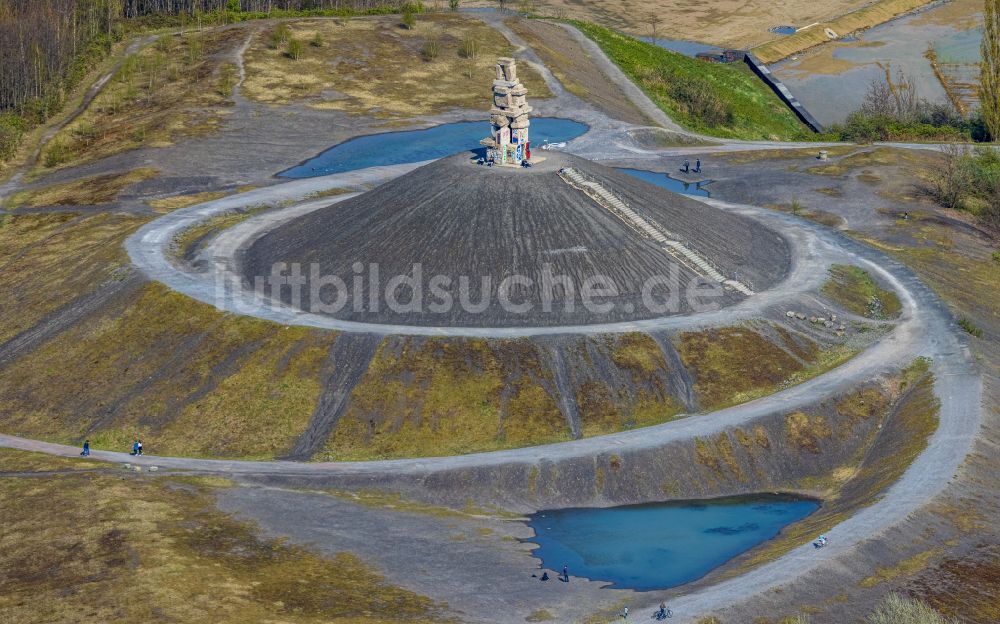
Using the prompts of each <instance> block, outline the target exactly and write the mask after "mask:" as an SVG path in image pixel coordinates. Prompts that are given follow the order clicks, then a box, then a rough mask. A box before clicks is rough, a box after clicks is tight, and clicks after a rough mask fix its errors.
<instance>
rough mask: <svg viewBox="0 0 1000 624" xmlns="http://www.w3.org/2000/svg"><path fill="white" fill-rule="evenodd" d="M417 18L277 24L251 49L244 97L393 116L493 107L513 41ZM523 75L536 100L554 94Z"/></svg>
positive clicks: (458, 19)
mask: <svg viewBox="0 0 1000 624" xmlns="http://www.w3.org/2000/svg"><path fill="white" fill-rule="evenodd" d="M416 20H417V21H416V26H415V27H414V28H413V29H407V28H403V27H402V26H401V25H400V19H399V17H398V16H387V17H379V18H371V19H367V18H366V19H351V20H328V19H324V20H303V21H294V22H288V23H286V24H284V25H275V26H272V27H271V28H268V29H266V30H264V31H262V32H260V33H259V34H258V35H257V36H256V37H255V38H254V41H253V43H252V45H251V46H250V49H249V50H248V52H247V55H246V60H247V80H246V82H245V83H244V85H243V92H244V93H245V94H246V95H247V96H248V97H250V98H252V99H254V100H257V101H259V102H265V103H268V104H287V103H289V102H293V101H304V102H307V103H308V104H309V105H310V106H314V107H317V108H327V109H336V110H345V111H348V112H351V113H356V114H365V115H374V116H376V117H386V118H393V117H396V118H400V117H402V118H410V117H419V116H421V115H430V114H434V113H440V112H444V111H447V110H450V109H455V108H472V109H478V110H482V109H486V108H489V105H490V90H489V84H490V82H491V81H492V80H493V78H494V77H495V76H494V72H493V65H494V63H495V62H496V58H497V57H498V56H507V55H510V53H511V52H512V49H511V46H510V43H509V42H508V41H507V39H505V38H504V37H503V36H502V35H501V34H500V33H498V32H497V31H496V30H494V29H492V28H490V27H489V26H487V25H486V24H484V23H483V22H481V21H479V20H476V19H473V18H469V17H464V16H461V15H455V14H447V13H438V14H423V15H418V16H417V18H416ZM284 29H287V35H285V30H284ZM317 36H318V37H319V40H317ZM290 39H294V40H295V41H298V42H299V43H301V44H302V48H303V49H302V54H301V56H300V57H299V58H297V59H293V58H291V57H290V55H289V53H288V46H289V43H288V41H289V40H290ZM467 40H472V41H475V42H477V43H476V47H477V49H476V50H475V55H474V57H472V55H470V54H469V53H468V50H466V49H465V48H464V42H466V41H467ZM313 42H316V43H319V44H320V45H314V43H313ZM432 47H433V51H432ZM518 75H519V77H520V78H521V80H522V82H524V84H525V86H526V87H527V88H528V98H529V100H530V99H532V98H534V99H538V98H544V97H548V96H549V95H550V93H549V91H548V88H547V87H546V86H545V83H544V82H543V81H542V79H541V76H539V75H538V73H537V72H535V71H534V70H532V69H531V68H530V67H528V66H527V65H521V66H520V67H519V68H518Z"/></svg>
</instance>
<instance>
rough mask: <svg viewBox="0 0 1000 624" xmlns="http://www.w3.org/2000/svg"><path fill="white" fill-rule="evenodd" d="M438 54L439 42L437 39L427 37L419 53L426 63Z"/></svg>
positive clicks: (439, 52) (439, 51) (439, 50)
mask: <svg viewBox="0 0 1000 624" xmlns="http://www.w3.org/2000/svg"><path fill="white" fill-rule="evenodd" d="M439 54H441V42H440V41H438V40H437V39H428V40H427V41H426V42H425V43H424V49H423V50H421V52H420V55H421V56H423V58H424V60H425V61H427V62H428V63H429V62H431V61H433V60H434V59H436V58H437V57H438V55H439Z"/></svg>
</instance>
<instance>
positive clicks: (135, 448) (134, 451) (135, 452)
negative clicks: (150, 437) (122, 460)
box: [132, 438, 139, 455]
mask: <svg viewBox="0 0 1000 624" xmlns="http://www.w3.org/2000/svg"><path fill="white" fill-rule="evenodd" d="M138 454H139V438H136V439H135V440H132V455H138Z"/></svg>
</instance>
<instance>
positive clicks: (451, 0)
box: [448, 0, 458, 11]
mask: <svg viewBox="0 0 1000 624" xmlns="http://www.w3.org/2000/svg"><path fill="white" fill-rule="evenodd" d="M448 8H449V9H451V10H452V11H457V10H458V0H448Z"/></svg>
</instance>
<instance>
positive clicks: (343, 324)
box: [125, 163, 854, 338]
mask: <svg viewBox="0 0 1000 624" xmlns="http://www.w3.org/2000/svg"><path fill="white" fill-rule="evenodd" d="M422 164H424V163H414V164H410V165H393V166H390V167H372V168H370V169H362V170H357V171H352V172H348V173H343V174H333V175H330V176H323V177H317V178H308V179H306V180H297V181H294V182H287V183H285V184H280V185H277V186H272V187H267V188H263V189H257V190H255V191H251V192H248V193H243V194H240V195H235V196H230V197H225V198H222V199H219V200H215V201H211V202H206V203H204V204H199V205H196V206H191V207H189V208H184V209H181V210H176V211H174V212H171V213H169V214H167V215H165V216H163V217H161V218H159V219H157V220H155V221H152V222H150V223H147V224H145V225H144V226H143V227H141V228H140V229H139V230H138V231H136V232H135V234H133V235H132V236H130V237H129V238H128V239H127V240H126V241H125V248H126V250H127V251H128V253H129V256H130V258H131V260H132V263H133V264H134V265H135V266H136V267H137V268H139V269H140V270H141V271H143V272H144V273H145V274H146V275H148V276H149V277H150V278H152V279H155V280H157V281H159V282H162V283H163V284H166V285H167V286H169V287H170V288H172V289H174V290H176V291H178V292H181V293H183V294H185V295H187V296H189V297H191V298H193V299H196V300H198V301H201V302H203V303H207V304H209V305H212V306H215V307H216V308H217V309H219V310H222V311H224V312H232V313H234V314H243V315H248V316H255V317H257V318H261V319H265V320H269V321H273V322H275V323H282V324H285V325H301V326H306V327H316V328H321V329H331V330H336V331H344V332H357V333H366V334H378V335H409V336H453V337H456V336H465V337H478V338H520V337H527V336H543V335H557V334H605V333H626V332H634V331H651V330H662V329H671V330H680V329H686V328H691V327H697V326H703V325H722V324H731V323H734V322H739V321H743V320H749V319H752V318H757V317H760V316H761V315H762V314H763V313H764V311H765V310H767V309H768V308H769V307H773V306H776V305H781V304H782V303H787V302H789V301H792V300H794V299H795V298H796V297H799V296H805V295H808V294H809V293H810V292H814V291H816V290H818V289H819V287H820V286H821V285H822V283H823V281H824V280H825V279H826V277H827V274H826V270H827V267H828V266H829V265H830V264H833V263H851V262H853V261H854V255H853V254H850V253H844V252H843V251H842V250H840V249H839V248H838V247H837V245H835V244H833V243H831V242H830V241H826V240H823V239H822V237H819V236H817V234H816V232H814V231H813V230H811V229H809V228H803V227H801V224H800V223H799V222H797V221H795V220H790V219H788V218H786V217H785V216H784V215H781V214H779V213H776V212H774V211H768V210H764V209H760V208H754V207H751V206H737V205H733V204H724V203H722V202H717V201H714V200H709V199H705V198H701V200H702V201H704V202H706V203H709V204H712V205H715V206H717V207H720V208H722V209H724V210H729V211H732V212H736V213H738V214H741V215H744V216H748V217H750V218H753V219H757V220H759V221H762V222H764V223H765V224H766V225H768V226H769V227H772V228H773V229H776V230H778V231H779V232H780V233H781V234H782V235H783V236H784V237H785V239H786V240H787V241H788V242H789V245H790V247H791V254H792V263H791V269H790V271H789V275H788V276H787V277H786V278H785V280H784V281H783V282H782V283H781V284H779V285H777V286H776V287H774V288H772V289H770V290H767V291H763V292H760V293H756V294H754V295H753V296H751V297H749V298H747V299H745V300H743V301H742V302H740V303H737V304H735V305H732V306H729V307H726V308H722V309H720V310H716V311H711V312H704V313H702V314H697V315H685V316H666V317H661V318H652V319H644V320H635V321H623V322H613V323H594V324H588V325H562V326H522V327H468V326H465V327H459V326H437V327H435V326H421V325H400V324H387V323H365V322H358V321H347V320H340V319H337V318H334V317H332V316H326V315H321V314H313V313H309V312H305V311H302V310H299V309H296V308H293V307H291V306H288V305H285V304H283V303H281V302H279V301H275V300H270V299H260V298H258V297H255V296H254V293H252V292H251V291H248V290H246V289H244V288H242V286H241V283H242V276H241V274H240V271H239V258H240V257H241V255H242V252H243V251H244V250H245V249H247V248H248V247H249V246H250V245H251V244H252V243H253V242H254V241H255V240H257V239H258V238H260V237H261V236H263V235H264V234H266V233H267V232H268V231H270V230H272V229H274V228H276V227H278V226H279V225H281V224H283V223H285V222H288V221H290V220H293V219H296V218H299V217H301V216H302V215H304V214H308V213H309V212H312V211H314V210H318V209H321V208H325V207H327V206H329V205H331V204H334V203H336V202H338V201H343V200H345V199H349V198H351V197H354V196H355V194H344V195H340V196H337V197H332V198H326V199H319V200H311V201H309V200H307V201H305V202H302V203H299V204H296V205H294V206H290V207H286V208H281V209H276V210H272V211H269V212H266V213H264V214H261V215H258V216H256V217H252V218H250V219H248V220H246V221H244V222H242V223H240V224H238V225H236V226H233V227H232V228H229V229H227V230H226V231H225V232H223V233H222V234H220V235H219V236H218V237H216V238H215V239H214V240H213V241H212V242H211V243H210V244H209V246H208V247H207V249H206V250H205V252H204V254H205V255H206V256H207V257H208V259H209V260H210V262H209V265H210V268H209V270H208V271H206V272H196V271H194V270H191V269H189V268H184V267H180V266H178V265H176V264H175V263H174V262H173V261H172V260H171V242H172V241H173V239H174V238H175V237H176V236H177V235H178V234H179V233H181V232H182V231H184V230H185V229H188V228H190V227H192V226H194V225H196V224H197V223H199V222H202V221H205V220H208V219H211V218H213V217H215V216H218V215H221V214H224V213H227V212H230V211H232V210H235V209H243V208H249V207H251V206H255V205H260V204H278V203H283V202H288V201H293V200H298V199H303V198H308V196H309V195H310V194H312V193H316V192H320V191H323V190H326V189H331V188H344V187H347V188H357V187H358V186H360V185H361V184H364V183H370V182H375V181H380V180H383V179H385V178H386V176H394V175H400V174H402V173H405V172H407V171H410V170H412V169H414V168H416V167H418V166H421V165H422Z"/></svg>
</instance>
